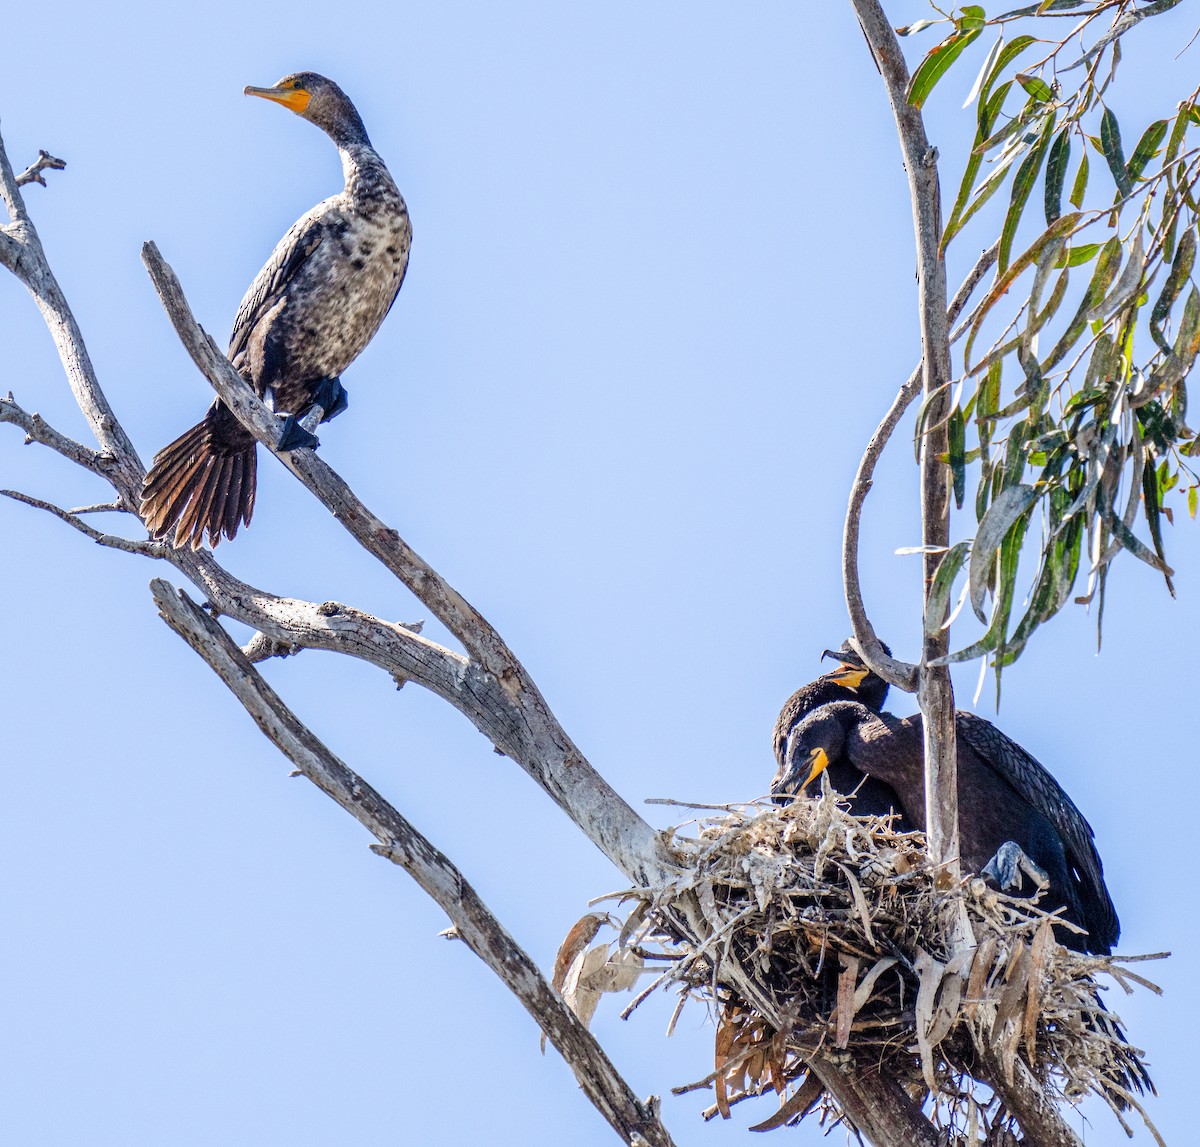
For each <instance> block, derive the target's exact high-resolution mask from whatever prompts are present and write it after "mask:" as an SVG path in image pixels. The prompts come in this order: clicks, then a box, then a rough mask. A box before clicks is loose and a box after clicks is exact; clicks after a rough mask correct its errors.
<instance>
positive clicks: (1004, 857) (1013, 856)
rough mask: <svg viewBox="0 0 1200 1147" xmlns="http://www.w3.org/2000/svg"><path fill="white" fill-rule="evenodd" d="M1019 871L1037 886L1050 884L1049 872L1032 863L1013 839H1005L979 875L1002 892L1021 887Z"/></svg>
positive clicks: (1017, 889) (1045, 886)
mask: <svg viewBox="0 0 1200 1147" xmlns="http://www.w3.org/2000/svg"><path fill="white" fill-rule="evenodd" d="M1021 873H1025V875H1026V876H1028V877H1029V879H1030V880H1032V881H1033V883H1034V885H1035V886H1036V887H1037V888H1048V887H1049V886H1050V874H1049V873H1048V872H1047V871H1046V870H1045V869H1044V868H1042V867H1041V866H1040V865H1037V864H1034V862H1033V861H1032V860H1030V858H1029V856H1028V855H1027V854H1026V853H1025V851H1024V850H1023V849H1022V848H1021V846H1020V845H1019V844H1017V842H1016V841H1015V840H1006V841H1005V842H1004V843H1003V844H1002V845H1001V846H1000V847H999V848H998V849H996V855H995V856H993V857H992V859H991V860H989V861H988V862H987V864H986V865H984V868H983V872H982V874H981V875H983V876H984V877H986V878H987V879H988V880H990V881H991V882H992V883H993V884H995V885H996V887H998V888H999V889H1000V890H1001V891H1002V892H1012V891H1014V890H1016V891H1019V890H1020V888H1021V883H1022V881H1021Z"/></svg>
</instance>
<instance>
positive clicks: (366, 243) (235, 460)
mask: <svg viewBox="0 0 1200 1147" xmlns="http://www.w3.org/2000/svg"><path fill="white" fill-rule="evenodd" d="M246 94H247V95H251V96H261V97H262V98H263V99H268V100H274V101H275V102H276V103H280V104H283V106H284V107H286V108H289V109H290V110H292V111H293V112H295V113H296V114H297V115H298V116H300V117H301V118H302V119H306V120H308V121H309V122H310V123H314V124H316V125H317V127H319V128H320V129H321V130H322V131H324V132H325V134H326V135H328V136H329V138H330V139H332V140H333V142H334V143H335V144H336V145H337V149H338V153H339V154H340V155H341V157H342V171H343V173H344V174H345V177H346V186H345V187H344V188H343V189H342V190H341V191H340V192H338V193H337V194H336V195H333V196H330V198H328V199H326V200H324V201H323V202H321V203H318V204H317V205H316V207H314V208H313V209H312V210H311V211H309V212H308V213H307V214H305V215H303V216H301V218H300V219H298V220H297V221H296V222H295V223H294V224H293V225H292V228H291V230H289V231H288V233H287V234H286V235H285V236H284V237H283V238H282V239H281V240H280V241H279V244H278V246H276V248H275V250H274V252H273V253H272V255H271V257H270V259H268V260H267V263H266V266H264V267H263V269H262V270H261V271H259V273H258V276H257V277H256V278H255V280H254V282H253V283H252V284H251V285H250V289H249V290H248V291H247V292H246V297H245V298H244V299H243V300H242V304H241V306H240V307H239V308H238V313H237V318H236V319H235V320H234V324H233V334H232V335H231V336H230V339H229V352H228V353H229V361H230V362H232V363H233V365H234V367H235V368H236V369H237V370H238V372H239V373H240V374H241V376H242V377H243V378H244V379H246V381H247V382H249V383H250V384H251V385H252V386H253V387H254V389H255V390H256V391H257V392H258V394H259V395H260V396H261V397H262V398H263V399H264V400H265V401H266V402H267V403H268V405H270V406H271V407H272V409H274V410H276V411H278V412H279V413H282V414H287V415H288V416H289V417H288V419H287V422H286V423H285V425H284V434H283V437H282V439H281V441H280V444H279V449H280V450H294V449H296V448H298V447H301V446H308V447H314V446H316V445H317V440H316V438H314V437H313V435H312V434H310V433H309V432H308V430H306V429H305V428H304V427H303V426H301V425H299V422H300V420H301V419H303V418H304V417H305V416H306V415H307V414H309V413H310V412H313V411H314V410H315V408H316V407H320V408H321V411H322V416H321V418H320V421H322V422H326V421H328V420H329V419H331V418H333V417H334V416H335V415H338V414H340V413H341V412H342V411H343V410H345V409H346V392H345V390H344V389H343V388H342V384H341V379H340V378H339V376H340V375H341V373H342V371H343V370H345V369H346V367H348V366H349V365H350V363H352V362H353V361H354V360H355V359H356V358H357V357H358V356H359V354H360V353H361V352H362V350H363V348H364V347H365V346H366V345H367V343H368V342H370V341H371V337H372V336H373V335H374V334H375V332H376V331H377V330H378V329H379V324H380V323H381V322H383V317H384V315H386V314H387V312H388V310H389V309H390V308H391V305H392V303H393V301H394V300H395V298H396V293H397V292H398V291H399V290H400V284H401V283H402V282H403V281H404V271H405V268H406V267H407V266H408V249H409V243H410V240H411V238H412V227H411V225H410V224H409V220H408V209H407V208H406V207H405V205H404V199H403V198H402V197H401V195H400V192H399V191H398V190H397V189H396V184H395V182H394V181H393V180H392V177H391V175H390V174H389V172H388V169H387V168H386V167H385V166H384V163H383V160H382V159H380V158H379V154H378V152H376V150H375V149H374V148H373V147H372V146H371V141H370V140H369V139H368V138H367V133H366V129H365V128H364V127H363V122H362V120H361V119H360V118H359V114H358V112H357V111H356V110H355V107H354V105H353V104H352V103H351V102H350V100H349V99H348V98H347V96H346V94H345V92H343V91H342V89H341V88H339V87H338V86H337V84H335V83H334V82H333V81H332V80H327V79H326V78H325V77H324V76H319V75H317V74H316V73H315V72H297V73H295V74H293V75H290V76H285V77H284V78H283V79H282V80H280V81H279V83H277V84H276V85H275V86H274V87H272V88H254V87H248V88H246ZM255 468H256V460H255V440H254V438H253V437H252V436H251V434H250V433H249V432H248V431H247V430H245V429H244V428H243V427H242V425H241V423H239V422H238V420H237V419H236V418H235V417H234V416H233V414H232V413H231V412H230V411H229V409H228V408H227V407H226V406H224V405H223V404H222V403H221V401H220V400H219V399H218V400H217V401H216V402H215V403H213V405H212V407H211V408H210V409H209V411H208V413H207V414H206V415H205V416H204V420H203V421H202V422H200V423H199V425H197V426H193V427H192V429H191V430H189V431H187V433H186V434H184V435H182V437H180V438H177V439H176V440H175V441H174V442H172V443H171V444H170V446H167V447H165V448H164V449H162V450H161V451H159V453H158V454H157V455H155V458H154V465H153V467H152V468H151V470H150V473H149V474H148V475H147V476H146V483H145V487H144V489H143V492H142V517H143V518H144V519H145V522H146V525H147V527H148V528H149V530H150V533H151V534H152V535H153V536H154V537H156V538H162V537H166V536H168V535H169V534H171V532H172V531H174V544H175V545H177V546H183V545H190V546H191V547H192V549H199V548H200V544H201V542H202V541H203V539H204V536H205V534H207V535H208V540H209V544H210V545H213V546H215V545H216V544H217V543H218V542H219V541H220V540H221V536H222V535H224V536H225V537H227V538H232V537H233V536H234V535H235V534H236V533H237V530H238V525H239V524H240V523H249V521H250V515H251V514H252V513H253V511H254V488H255Z"/></svg>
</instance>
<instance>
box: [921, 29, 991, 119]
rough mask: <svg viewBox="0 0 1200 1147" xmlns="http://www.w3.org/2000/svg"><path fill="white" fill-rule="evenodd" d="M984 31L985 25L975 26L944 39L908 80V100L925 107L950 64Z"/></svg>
mask: <svg viewBox="0 0 1200 1147" xmlns="http://www.w3.org/2000/svg"><path fill="white" fill-rule="evenodd" d="M982 31H983V26H982V25H980V26H979V27H973V28H971V29H970V30H969V31H962V32H955V33H954V34H953V35H952V36H950V37H949V38H947V39H945V40H943V41H942V42H941V43H940V44H939V45H938V46H937V47H936V48H934V49H933V50H932V51H931V52H930V53H929V54H928V55H927V56H926V57H925V59H923V60H922V61H921V64H920V66H919V67H918V68H917V70H916V71H915V72H914V73H913V75H912V79H911V80H909V82H908V93H907V95H908V102H909V103H910V104H912V106H913V107H915V108H920V107H923V106H924V104H925V101H926V99H928V98H929V93H930V92H932V91H933V89H934V86H935V85H936V84H937V82H938V80H940V79H941V78H942V77H943V76H944V75H945V74H946V72H947V71H949V69H950V65H951V64H953V63H954V61H955V60H957V59H958V57H959V56H961V55H962V53H963V50H964V49H965V48H966V47H967V45H968V44H971V43H974V41H975V40H977V39H978V38H979V34H980V33H981V32H982Z"/></svg>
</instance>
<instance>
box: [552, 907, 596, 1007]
mask: <svg viewBox="0 0 1200 1147" xmlns="http://www.w3.org/2000/svg"><path fill="white" fill-rule="evenodd" d="M607 919H608V914H607V913H606V912H589V913H588V914H587V915H586V916H581V917H580V918H579V919H578V920H576V921H575V923H574V924H573V925H571V930H570V931H569V932H568V933H567V935H566V938H565V939H564V940H563V942H562V943H561V944H560V945H559V948H558V955H557V956H556V957H555V959H554V977H553V979H552V980H551V981H550V982H551V983H552V984H553V985H554V987H555V988H556V989H557V990H558V991H560V992H561V991H562V989H563V984H565V983H566V982H567V969H568V968H570V966H571V965H572V964H573V963H574V962H575V957H576V956H578V955H579V953H580V952H582V951H583V950H584V948H586V947H587V946H588V945H589V944H590V943H591V942H592V941H593V940H594V939H595V938H596V933H597V932H599V931H600V928H601V925H603V924H604V922H605V920H607Z"/></svg>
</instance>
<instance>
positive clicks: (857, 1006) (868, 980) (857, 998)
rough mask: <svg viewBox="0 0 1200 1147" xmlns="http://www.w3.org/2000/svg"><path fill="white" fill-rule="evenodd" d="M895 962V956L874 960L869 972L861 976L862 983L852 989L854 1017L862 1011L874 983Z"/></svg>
mask: <svg viewBox="0 0 1200 1147" xmlns="http://www.w3.org/2000/svg"><path fill="white" fill-rule="evenodd" d="M896 962H897V961H896V957H895V956H884V957H883V958H882V959H880V960H876V961H875V964H874V966H873V967H872V968H871V970H870V971H869V972H868V973H867V974H866V975H865V976H863V978H862V983H861V984H859V985H858V987H857V988H855V989H854V1014H855V1015H858V1013H859V1012H860V1011H862V1008H863V1005H864V1004H865V1003H866V1002H867V1000H869V999H870V998H871V989H872V988H873V987H874V986H875V981H876V980H878V979H879V977H880V976H882V975H883V973H884V972H886V971H887V970H888V968H890V967H892V965H894V964H895V963H896Z"/></svg>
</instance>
